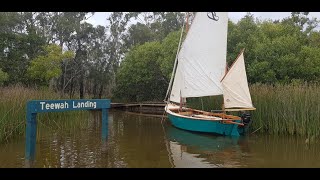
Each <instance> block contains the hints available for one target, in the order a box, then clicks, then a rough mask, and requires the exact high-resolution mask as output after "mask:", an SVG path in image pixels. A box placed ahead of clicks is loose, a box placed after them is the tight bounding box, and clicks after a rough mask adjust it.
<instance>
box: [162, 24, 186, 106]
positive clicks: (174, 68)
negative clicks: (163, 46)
mask: <svg viewBox="0 0 320 180" xmlns="http://www.w3.org/2000/svg"><path fill="white" fill-rule="evenodd" d="M183 29H184V22H183V24H182V28H181V34H180V40H179V45H178V49H177V54H176V58H175V61H174V65H173V70H172V74H171V78H170V82H169V86H168V89H167V93H166V97H165V99H164V101H165V102H167V103H169V101H170V97H169V96H168V95H169V93H171V90H172V85H173V78H174V75H175V73H176V70H177V64H178V54H179V49H180V45H181V40H182V35H183Z"/></svg>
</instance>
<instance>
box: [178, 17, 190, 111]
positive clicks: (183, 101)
mask: <svg viewBox="0 0 320 180" xmlns="http://www.w3.org/2000/svg"><path fill="white" fill-rule="evenodd" d="M186 14H187V20H186V34H187V33H188V30H189V12H186ZM186 102H187V98H183V97H182V96H181V92H180V108H179V109H180V111H182V106H184V105H185V104H186Z"/></svg>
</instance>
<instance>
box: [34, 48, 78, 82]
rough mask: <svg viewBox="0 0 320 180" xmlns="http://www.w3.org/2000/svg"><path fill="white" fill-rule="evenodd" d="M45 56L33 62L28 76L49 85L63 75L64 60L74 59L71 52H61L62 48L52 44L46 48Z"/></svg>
mask: <svg viewBox="0 0 320 180" xmlns="http://www.w3.org/2000/svg"><path fill="white" fill-rule="evenodd" d="M44 53H45V55H40V56H38V57H36V58H35V59H34V60H32V61H31V65H30V67H29V68H28V74H29V75H30V77H31V78H34V79H36V80H38V81H39V82H41V83H45V84H46V83H48V82H49V80H50V79H52V78H55V77H59V76H60V75H61V68H60V64H61V62H62V61H63V60H66V59H71V58H73V56H74V54H73V52H71V51H66V52H64V53H62V52H61V47H60V46H58V45H56V44H52V45H48V46H46V47H44Z"/></svg>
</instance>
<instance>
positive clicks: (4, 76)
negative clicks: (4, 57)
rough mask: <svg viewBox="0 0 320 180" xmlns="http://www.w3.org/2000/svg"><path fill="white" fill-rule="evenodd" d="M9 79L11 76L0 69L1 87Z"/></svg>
mask: <svg viewBox="0 0 320 180" xmlns="http://www.w3.org/2000/svg"><path fill="white" fill-rule="evenodd" d="M8 79H9V75H8V73H6V72H3V71H2V69H1V68H0V86H1V85H3V83H4V82H5V81H7V80H8Z"/></svg>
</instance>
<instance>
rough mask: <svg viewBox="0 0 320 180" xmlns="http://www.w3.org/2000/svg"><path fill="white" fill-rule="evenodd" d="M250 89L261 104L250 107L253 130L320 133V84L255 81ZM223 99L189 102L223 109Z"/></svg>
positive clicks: (283, 132) (204, 107) (206, 98)
mask: <svg viewBox="0 0 320 180" xmlns="http://www.w3.org/2000/svg"><path fill="white" fill-rule="evenodd" d="M250 93H251V97H252V102H253V105H254V107H256V108H257V109H256V110H255V111H250V112H251V114H252V126H251V128H252V129H251V130H255V129H258V128H260V129H259V131H258V132H260V133H266V134H278V135H280V134H281V135H297V136H305V137H319V136H320V85H317V84H309V85H308V84H296V85H295V84H291V85H279V84H278V85H274V86H272V85H265V84H255V85H251V86H250ZM201 99H202V102H203V106H202V103H201ZM222 102H223V99H222V96H217V97H203V98H190V99H188V105H189V106H191V107H194V108H198V109H203V110H209V111H210V110H211V109H221V104H222ZM202 107H203V108H202Z"/></svg>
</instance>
